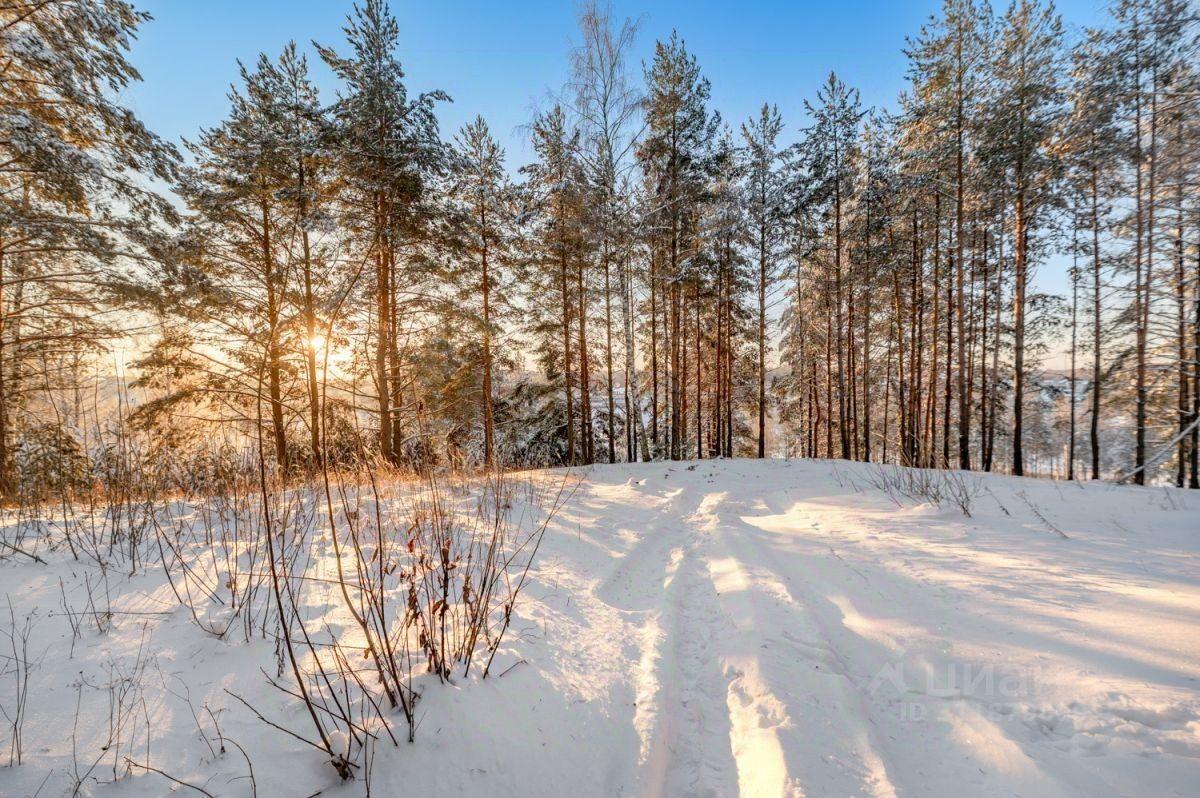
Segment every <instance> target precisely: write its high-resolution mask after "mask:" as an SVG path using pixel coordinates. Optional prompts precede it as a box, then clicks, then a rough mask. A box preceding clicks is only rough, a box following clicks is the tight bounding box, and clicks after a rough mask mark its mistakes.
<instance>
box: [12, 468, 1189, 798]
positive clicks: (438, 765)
mask: <svg viewBox="0 0 1200 798" xmlns="http://www.w3.org/2000/svg"><path fill="white" fill-rule="evenodd" d="M582 476H583V481H582V482H581V483H580V484H579V486H578V488H577V489H576V490H575V492H574V494H573V495H572V496H571V498H570V499H569V500H568V501H567V503H566V504H565V505H564V506H563V507H562V509H561V510H560V511H559V513H558V514H557V516H556V517H555V519H554V521H553V522H552V523H551V525H550V527H549V530H548V533H547V537H546V539H545V541H544V543H543V545H542V548H541V551H540V553H539V555H538V559H537V562H536V564H535V567H534V570H533V572H532V582H531V583H530V586H529V587H528V588H527V589H526V591H525V593H524V594H523V595H522V599H521V603H520V604H519V605H518V606H517V610H516V618H515V619H514V621H513V624H512V629H513V632H514V634H513V636H512V637H511V642H510V643H508V644H506V645H505V646H504V647H502V648H501V650H500V653H499V654H498V656H497V663H496V666H495V667H494V669H493V674H494V675H493V677H492V678H489V679H487V680H486V681H482V680H479V679H476V678H472V679H467V680H459V683H457V684H453V685H450V684H447V685H442V684H438V683H436V682H435V681H433V680H427V681H425V682H423V683H422V684H421V689H422V699H421V702H420V704H419V705H418V714H419V715H420V716H421V717H422V718H423V720H422V721H421V723H420V725H419V727H418V729H417V734H416V741H415V743H413V744H411V745H410V744H407V743H404V742H401V744H400V745H399V747H393V746H392V745H391V743H390V742H389V743H386V744H384V743H383V742H381V743H380V744H379V745H378V746H377V747H376V750H375V760H374V764H373V767H372V785H371V786H372V794H376V795H400V794H405V795H435V794H436V795H547V796H558V795H572V796H577V797H580V798H581V797H582V796H593V795H595V796H614V795H670V796H676V795H681V796H682V795H736V794H741V795H747V796H775V795H809V796H846V795H879V796H883V795H908V796H930V795H933V796H965V795H994V796H1013V795H1021V796H1041V795H1046V796H1057V795H1080V796H1109V795H1112V796H1116V795H1130V796H1133V795H1145V796H1163V795H1195V794H1196V792H1197V789H1200V788H1198V785H1200V556H1198V552H1200V496H1196V495H1189V494H1187V493H1186V492H1184V491H1178V490H1174V489H1162V488H1157V489H1139V488H1134V487H1117V486H1111V485H1106V484H1066V483H1056V482H1049V481H1039V480H1022V479H1015V478H1007V477H992V476H989V477H979V476H963V475H960V476H957V477H943V476H940V475H938V476H925V475H922V474H920V473H919V472H902V471H900V470H898V469H890V468H888V469H880V468H876V467H870V466H863V465H852V464H846V463H837V464H834V463H830V462H824V461H725V462H719V461H718V462H713V461H709V462H699V463H682V464H661V463H658V464H642V465H634V466H599V467H595V468H593V469H590V470H588V471H586V472H583V474H582ZM968 513H969V515H968ZM324 555H325V556H328V552H327V551H326V552H324ZM318 556H320V552H319V553H318ZM48 559H50V562H49V564H47V565H41V564H38V563H34V562H32V561H28V560H27V559H23V558H10V559H9V560H8V561H6V562H4V563H2V564H0V583H2V584H3V591H2V592H4V593H7V594H8V596H9V600H10V601H11V603H12V607H13V618H14V619H15V622H16V625H17V626H20V624H21V623H22V622H23V621H22V619H23V618H25V617H26V616H27V615H28V613H29V612H30V611H31V610H32V609H34V608H37V616H36V618H35V624H34V626H33V632H32V634H31V636H30V643H29V650H30V651H31V652H32V654H33V655H34V657H33V658H34V660H35V663H36V664H35V667H34V668H33V669H32V671H31V675H30V680H29V683H30V685H31V688H30V690H31V696H32V697H31V699H30V701H29V705H28V709H27V713H28V714H27V718H26V721H25V724H24V737H25V739H24V751H25V756H24V760H25V762H24V764H23V765H21V766H19V767H11V768H2V769H0V795H6V796H8V795H11V796H18V795H27V794H30V795H31V794H35V793H38V794H40V795H43V796H46V795H59V794H63V792H64V791H68V792H69V790H70V789H71V786H72V784H73V783H74V780H75V779H76V778H77V777H78V775H79V774H78V770H79V769H80V768H84V767H86V765H87V764H90V763H91V762H92V761H93V759H95V756H96V753H97V752H95V751H92V750H91V749H90V748H89V746H90V745H92V744H93V743H94V741H95V739H97V738H99V737H101V736H102V735H103V728H101V727H103V726H104V724H106V723H108V722H109V713H108V711H107V708H106V707H103V706H100V705H99V704H97V703H96V701H95V700H94V699H95V691H94V690H92V688H91V686H92V685H98V684H101V683H106V684H107V683H110V682H111V681H113V680H115V681H116V682H118V683H120V682H121V680H122V679H128V680H129V681H130V682H131V683H132V681H133V680H134V679H136V680H137V687H136V689H137V690H139V691H140V695H141V696H142V698H141V701H140V702H138V703H137V704H136V710H135V711H136V713H138V714H137V716H136V717H135V718H133V719H130V720H129V722H132V723H143V724H146V725H147V726H148V727H149V728H151V729H152V730H153V734H152V738H151V739H150V741H149V749H148V750H145V749H144V748H139V749H138V750H137V751H136V752H134V754H135V755H136V757H137V759H138V761H139V762H143V763H146V764H150V765H152V766H153V767H155V768H156V769H158V770H160V771H161V774H160V773H157V772H150V771H145V770H139V771H138V772H137V773H136V775H133V776H126V777H124V778H122V779H121V780H120V781H119V782H117V783H116V784H105V783H104V782H106V781H108V780H111V779H112V777H113V773H112V767H111V764H110V763H107V762H104V763H102V765H101V766H100V767H99V768H98V769H97V770H95V771H93V772H92V773H91V776H90V777H89V778H88V779H86V780H85V781H84V786H83V791H84V792H85V793H88V794H94V795H109V794H112V795H122V796H142V795H161V794H164V793H166V792H168V791H169V790H171V789H172V788H174V789H175V790H178V791H179V792H180V794H199V793H196V792H194V790H192V789H191V788H188V787H184V786H180V785H179V784H174V783H173V782H171V781H169V780H168V778H167V775H166V774H169V775H170V777H173V778H176V779H179V780H180V781H186V782H188V783H189V784H191V785H195V786H199V787H202V788H203V789H204V790H206V791H207V792H208V793H210V794H212V795H221V796H224V795H250V794H251V789H252V787H251V781H250V779H249V778H248V777H247V773H248V767H247V760H249V762H250V763H252V767H253V771H254V776H255V779H254V785H255V786H256V787H257V790H258V794H259V795H262V796H276V795H296V796H304V795H311V794H314V793H317V792H318V791H321V794H323V795H359V794H362V792H363V788H364V785H363V783H362V780H361V779H360V780H359V781H358V782H356V783H350V784H348V785H345V786H341V785H339V784H337V780H336V777H335V776H334V774H333V772H332V770H331V769H329V768H328V766H327V765H326V764H325V763H324V762H322V761H321V758H320V756H319V755H318V754H317V753H316V752H314V751H313V750H312V749H311V748H308V747H306V746H305V745H304V744H303V743H301V742H298V741H297V740H295V739H292V738H290V737H288V736H287V735H285V734H283V733H281V732H279V731H277V730H275V729H272V728H270V727H268V726H266V725H264V724H263V723H262V722H260V721H259V720H257V719H256V718H255V717H254V716H253V715H252V714H251V713H250V712H249V711H248V710H247V709H246V708H245V707H244V706H242V705H240V704H239V703H238V702H236V701H234V700H233V699H232V698H231V697H230V695H229V693H227V692H226V690H229V691H231V692H234V693H237V694H238V695H241V696H243V697H249V698H250V701H251V703H254V704H257V705H260V706H262V707H265V708H267V709H269V710H270V711H271V712H272V713H275V714H276V715H277V716H280V717H285V718H287V717H293V718H299V717H300V715H299V713H301V712H302V710H301V709H300V708H299V707H298V706H297V705H296V702H294V701H289V700H288V699H287V697H286V696H284V695H282V694H280V693H279V692H278V691H276V690H274V689H272V688H270V687H268V686H267V685H266V681H265V678H264V675H263V673H262V672H260V670H259V668H260V667H261V668H267V669H271V668H272V663H273V661H274V657H275V646H274V645H273V644H272V643H270V642H266V641H259V642H255V643H249V644H247V643H240V642H232V641H222V640H216V639H214V638H212V637H210V636H207V635H205V634H204V633H202V632H201V631H199V629H197V627H196V626H195V625H194V624H193V623H191V621H190V619H188V618H186V617H184V614H183V612H182V610H180V609H179V607H178V606H177V605H176V604H175V603H174V602H173V601H172V600H171V596H170V594H169V592H168V589H167V587H166V586H165V584H164V580H163V578H162V576H161V575H160V574H158V573H157V571H156V570H155V568H154V567H149V568H148V569H147V572H146V573H145V574H143V575H138V576H134V577H131V578H125V577H120V576H118V575H116V574H113V573H110V574H109V579H110V582H109V585H108V588H107V593H108V595H109V596H110V597H111V603H112V607H113V609H114V614H113V621H112V625H111V628H109V629H107V631H105V632H104V633H100V632H98V631H97V629H96V628H90V629H89V628H87V627H88V625H89V624H88V623H85V625H84V626H85V628H84V631H83V633H82V636H81V638H80V639H78V640H73V639H72V637H73V635H72V634H71V631H70V628H69V626H68V621H67V619H65V618H64V607H63V605H64V603H65V604H69V603H70V601H69V599H68V600H67V602H63V601H62V600H61V599H60V593H62V594H63V595H68V596H69V595H71V594H72V593H71V591H72V590H74V586H75V585H76V584H77V583H82V582H83V580H84V579H85V578H86V579H89V580H94V579H95V578H96V577H95V575H94V574H92V575H87V574H86V573H85V572H86V569H85V568H82V567H80V566H77V565H75V564H74V563H73V561H71V560H70V559H69V558H67V556H66V554H65V552H61V551H59V552H55V553H54V554H53V555H52V556H48ZM60 579H61V580H62V581H61V585H60ZM330 600H331V601H333V599H330ZM335 603H336V602H335ZM312 609H314V611H319V610H320V608H312ZM4 614H5V615H8V608H7V607H5V608H4ZM6 645H7V639H6V638H3V637H0V657H3V655H4V654H6V653H8V654H11V653H12V652H11V651H7V650H6V648H5V647H6ZM4 661H9V662H11V661H10V660H4ZM496 674H502V675H499V676H497V675H496ZM105 680H108V682H106V681H105ZM14 683H15V682H14V680H13V677H12V675H11V674H7V673H6V675H5V676H3V677H0V706H3V707H11V706H12V705H13V696H12V695H11V693H12V689H13V684H14ZM130 689H133V688H132V687H131V688H130ZM89 701H91V703H88V702H89ZM93 704H95V706H93ZM206 706H207V709H204V707H206ZM210 710H211V712H212V713H214V715H215V716H216V717H217V718H219V727H220V734H221V736H223V737H225V738H228V739H230V740H233V741H235V742H236V743H237V744H238V745H240V747H241V748H242V749H243V750H244V752H245V754H246V755H245V756H242V755H241V753H239V752H238V751H236V750H234V746H233V745H228V746H226V748H227V751H226V753H225V754H224V755H222V754H221V753H220V752H219V751H217V750H214V748H216V747H217V746H215V745H213V741H214V739H216V737H215V735H214V734H213V732H212V729H213V725H212V724H210V722H209V719H208V717H207V715H206V713H207V712H208V711H210ZM143 716H144V717H143ZM81 763H82V764H81ZM106 768H107V772H106ZM39 790H40V793H39Z"/></svg>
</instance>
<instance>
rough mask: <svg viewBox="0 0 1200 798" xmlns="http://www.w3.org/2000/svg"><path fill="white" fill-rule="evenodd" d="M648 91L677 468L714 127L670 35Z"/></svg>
mask: <svg viewBox="0 0 1200 798" xmlns="http://www.w3.org/2000/svg"><path fill="white" fill-rule="evenodd" d="M646 83H647V91H646V99H645V102H644V111H643V112H644V114H645V119H646V134H645V138H644V139H643V140H642V143H641V147H640V148H639V149H638V159H639V161H640V162H641V164H642V168H643V169H644V170H645V171H646V172H647V173H648V174H650V175H653V179H654V185H653V197H654V199H653V202H654V205H653V207H652V209H651V211H650V215H651V217H652V221H651V224H652V225H653V226H654V228H655V230H656V233H657V235H659V236H661V237H662V239H663V241H664V245H665V250H666V252H665V256H666V257H665V262H664V263H662V268H661V270H660V271H659V272H658V274H657V275H656V276H655V277H654V278H652V279H653V280H654V281H655V282H656V285H654V286H652V288H651V290H655V289H656V288H657V289H660V290H663V291H664V293H665V295H666V297H667V302H666V308H665V312H666V319H667V325H666V328H665V330H666V338H667V343H668V349H669V352H670V356H669V365H668V375H669V376H668V382H669V396H670V399H669V401H670V410H669V418H670V435H669V451H670V456H671V459H673V460H678V459H680V458H681V457H682V456H683V453H684V448H685V444H684V442H683V441H684V435H685V427H684V418H683V413H684V408H685V403H686V396H685V394H684V391H685V382H684V377H685V375H684V374H683V367H684V366H685V364H686V352H685V351H684V350H683V348H682V338H683V333H684V330H683V327H682V325H683V321H684V314H685V308H684V291H683V286H684V281H685V279H686V277H687V274H686V272H687V271H688V269H689V267H690V266H691V265H692V261H693V259H694V258H695V257H696V256H697V254H698V250H697V247H698V244H699V238H698V236H697V235H696V233H697V225H698V222H699V219H700V213H701V210H702V204H703V201H704V195H705V188H706V182H707V174H706V173H707V170H708V168H709V148H710V145H711V143H712V141H713V139H714V138H715V133H716V129H717V128H716V126H717V119H716V117H715V116H713V115H710V114H709V111H708V108H707V103H708V99H709V93H710V89H709V83H708V80H706V79H705V78H704V77H703V76H702V75H701V73H700V67H699V65H698V64H697V63H696V58H695V56H693V55H692V54H691V53H689V52H688V51H687V48H686V47H685V45H684V42H683V40H682V39H680V38H679V35H678V34H677V33H674V32H673V33H672V34H671V38H670V39H669V40H667V41H666V42H661V41H660V42H657V43H656V44H655V50H654V60H653V61H652V62H651V64H650V66H649V67H647V69H646Z"/></svg>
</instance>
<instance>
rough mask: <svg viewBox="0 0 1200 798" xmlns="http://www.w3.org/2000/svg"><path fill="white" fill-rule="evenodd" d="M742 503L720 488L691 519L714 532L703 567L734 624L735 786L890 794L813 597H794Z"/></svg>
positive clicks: (730, 650) (865, 715)
mask: <svg viewBox="0 0 1200 798" xmlns="http://www.w3.org/2000/svg"><path fill="white" fill-rule="evenodd" d="M740 508H741V503H740V502H732V503H731V502H727V501H726V496H725V495H724V494H720V495H719V496H718V497H716V499H715V500H714V501H712V502H710V503H709V504H708V505H707V506H706V508H705V509H706V510H707V513H706V514H705V515H703V516H702V515H700V514H698V515H697V518H696V521H697V523H698V524H699V525H700V526H702V527H707V528H708V529H709V530H710V531H711V534H712V536H713V538H714V547H713V552H712V557H711V559H710V560H709V569H710V572H711V574H712V577H713V579H714V582H715V584H716V586H717V588H718V590H719V593H720V604H721V608H722V611H723V612H724V613H725V614H726V615H727V616H728V617H729V618H730V620H731V621H732V625H733V627H734V628H735V630H736V631H735V634H733V635H732V636H731V637H730V639H729V641H728V645H727V646H726V651H725V653H724V657H723V660H724V662H725V664H726V672H727V674H728V675H729V677H730V684H729V696H728V706H729V711H730V714H731V717H732V719H733V720H732V724H733V729H734V733H735V741H734V748H735V753H739V752H744V756H741V755H739V758H738V765H739V772H738V776H739V785H740V787H741V788H742V792H743V793H744V794H776V795H788V794H795V795H803V794H810V795H872V796H891V795H895V794H896V787H895V785H894V784H893V782H892V777H891V769H890V768H889V766H888V764H887V759H888V757H887V753H886V750H885V749H884V747H883V745H882V742H881V740H880V735H879V734H878V732H877V730H876V729H875V722H874V718H873V717H872V716H871V711H870V702H869V701H868V700H866V699H865V697H864V696H863V695H862V694H861V693H860V691H859V688H858V685H857V683H856V680H855V679H854V677H853V675H852V674H851V673H850V672H849V668H848V665H847V659H846V657H845V656H844V655H843V653H842V652H841V651H840V650H839V649H838V647H837V645H836V643H835V641H834V638H833V636H832V635H831V634H830V633H829V631H828V629H827V628H826V626H825V623H826V619H823V618H822V617H821V616H822V608H821V607H820V606H819V604H820V602H818V601H816V600H814V599H813V598H812V597H810V596H805V595H799V597H798V596H797V592H796V591H794V590H793V588H792V587H790V586H789V584H788V581H787V580H785V579H784V578H782V577H781V575H780V572H779V571H778V570H777V566H778V562H779V557H778V556H768V553H767V552H765V551H764V550H763V548H762V547H761V544H759V543H758V541H757V540H756V533H757V532H758V531H759V530H757V529H756V528H754V527H752V526H750V525H749V524H747V523H746V522H745V521H743V520H742V514H741V512H740ZM834 610H835V611H836V607H835V608H834ZM797 655H799V656H797Z"/></svg>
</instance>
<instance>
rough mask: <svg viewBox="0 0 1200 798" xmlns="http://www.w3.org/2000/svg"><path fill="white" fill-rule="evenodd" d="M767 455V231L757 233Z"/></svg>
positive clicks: (761, 407) (761, 426)
mask: <svg viewBox="0 0 1200 798" xmlns="http://www.w3.org/2000/svg"><path fill="white" fill-rule="evenodd" d="M766 456H767V233H766V228H765V225H764V224H762V223H760V224H759V234H758V457H759V459H760V460H761V459H762V458H764V457H766Z"/></svg>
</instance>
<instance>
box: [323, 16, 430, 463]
mask: <svg viewBox="0 0 1200 798" xmlns="http://www.w3.org/2000/svg"><path fill="white" fill-rule="evenodd" d="M345 30H346V37H347V41H348V44H349V46H350V51H351V55H349V56H340V55H338V54H337V52H336V51H335V50H333V49H332V48H330V47H319V48H318V49H319V52H320V54H321V57H322V58H323V59H324V60H325V62H326V63H327V64H328V65H329V66H330V68H331V69H332V70H333V71H334V73H335V74H336V75H337V76H338V77H339V78H340V79H341V80H342V82H343V83H344V84H345V88H344V89H343V90H342V92H341V94H340V95H339V98H338V101H337V102H336V104H335V105H334V108H333V112H334V116H335V118H336V120H337V125H338V127H337V152H338V156H339V157H338V164H337V168H338V171H339V178H340V182H341V185H342V186H343V191H342V194H341V196H340V198H339V200H340V203H341V206H342V212H341V216H342V224H343V226H344V227H345V228H346V230H347V231H348V233H349V234H350V235H351V236H352V238H353V240H354V243H355V245H356V246H357V248H358V249H359V251H361V252H362V253H363V255H364V256H365V257H368V258H370V260H371V261H372V263H373V265H374V274H373V278H374V279H373V280H372V282H371V291H372V295H373V319H372V321H373V326H374V333H375V335H374V352H373V355H372V368H371V371H372V377H373V380H374V388H375V392H376V404H377V408H378V416H379V450H380V453H381V455H382V456H383V458H384V459H385V460H388V461H391V462H397V461H398V458H399V455H400V449H401V447H402V444H403V440H404V432H403V422H402V419H401V417H400V412H401V410H402V408H403V405H404V402H403V385H404V378H403V374H402V373H401V356H400V341H399V320H400V319H401V318H402V317H403V315H404V314H403V313H402V309H401V301H402V294H403V293H404V292H405V290H410V291H411V290H413V289H415V288H416V287H417V286H419V285H421V284H422V282H424V280H423V279H422V277H423V276H424V275H423V274H422V273H421V272H420V270H419V269H418V268H414V269H413V270H408V271H407V272H405V273H404V274H401V271H402V270H403V269H404V267H405V265H406V264H405V261H404V257H405V250H406V248H411V247H413V246H415V245H416V244H418V243H419V242H421V241H423V240H425V239H426V237H427V236H428V230H427V228H428V226H429V224H430V214H431V208H432V205H433V203H432V201H431V197H430V194H431V191H430V184H431V182H432V181H434V180H435V179H437V178H438V177H439V176H441V175H442V174H443V173H444V171H445V160H446V158H445V147H444V145H443V144H442V142H441V141H440V139H439V137H438V124H437V118H436V116H435V113H434V107H435V104H436V103H437V102H438V101H440V100H445V99H448V98H447V97H446V95H445V94H443V93H442V92H440V91H433V92H428V93H424V94H421V95H419V96H417V97H415V98H412V99H410V98H409V95H408V89H407V87H406V85H405V83H404V70H403V69H402V68H401V66H400V62H399V61H398V60H397V59H396V55H395V52H396V46H397V40H398V38H399V35H400V32H399V27H398V25H397V24H396V20H395V18H394V17H392V15H391V13H390V11H389V10H388V8H387V5H386V3H385V2H384V0H366V4H365V5H363V6H358V5H356V6H355V7H354V11H353V13H352V14H351V16H350V19H349V21H348V24H347V26H346V29H345ZM415 263H416V261H414V264H415Z"/></svg>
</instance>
